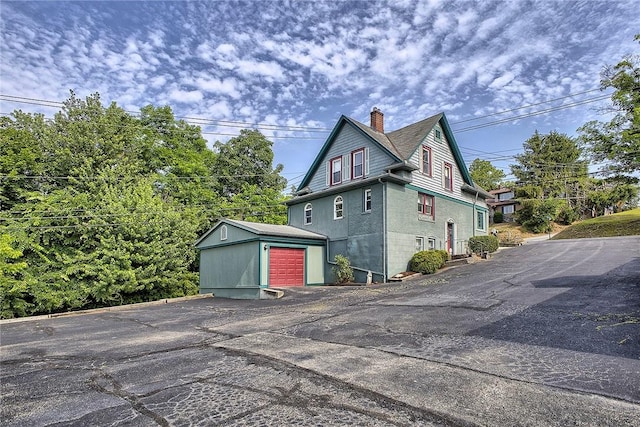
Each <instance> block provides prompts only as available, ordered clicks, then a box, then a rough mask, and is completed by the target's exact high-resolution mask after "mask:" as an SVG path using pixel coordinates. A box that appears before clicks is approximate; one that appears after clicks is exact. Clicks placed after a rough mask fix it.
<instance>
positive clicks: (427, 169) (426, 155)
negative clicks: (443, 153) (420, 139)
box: [421, 145, 431, 176]
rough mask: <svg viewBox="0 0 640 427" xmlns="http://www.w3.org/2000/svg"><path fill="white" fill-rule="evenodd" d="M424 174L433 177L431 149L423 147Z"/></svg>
mask: <svg viewBox="0 0 640 427" xmlns="http://www.w3.org/2000/svg"><path fill="white" fill-rule="evenodd" d="M421 160H422V168H421V170H422V173H423V174H425V175H428V176H431V147H427V146H426V145H423V146H422V159H421Z"/></svg>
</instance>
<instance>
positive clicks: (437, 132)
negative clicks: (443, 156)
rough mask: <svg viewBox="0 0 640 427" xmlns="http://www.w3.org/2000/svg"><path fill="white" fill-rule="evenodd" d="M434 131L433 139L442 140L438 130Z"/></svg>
mask: <svg viewBox="0 0 640 427" xmlns="http://www.w3.org/2000/svg"><path fill="white" fill-rule="evenodd" d="M434 131H435V132H434V133H435V138H436V139H437V140H441V139H442V132H440V129H437V128H436V129H434Z"/></svg>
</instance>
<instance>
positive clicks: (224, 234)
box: [220, 225, 227, 240]
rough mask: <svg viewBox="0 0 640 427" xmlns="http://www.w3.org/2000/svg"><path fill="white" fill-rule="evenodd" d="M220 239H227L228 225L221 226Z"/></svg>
mask: <svg viewBox="0 0 640 427" xmlns="http://www.w3.org/2000/svg"><path fill="white" fill-rule="evenodd" d="M220 240H227V226H226V225H223V226H222V227H220Z"/></svg>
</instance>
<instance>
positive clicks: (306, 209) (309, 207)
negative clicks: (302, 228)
mask: <svg viewBox="0 0 640 427" xmlns="http://www.w3.org/2000/svg"><path fill="white" fill-rule="evenodd" d="M307 212H310V214H309V222H307ZM312 221H313V205H312V204H311V203H307V204H306V205H304V219H303V223H304V225H311V223H312Z"/></svg>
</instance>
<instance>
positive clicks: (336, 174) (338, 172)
mask: <svg viewBox="0 0 640 427" xmlns="http://www.w3.org/2000/svg"><path fill="white" fill-rule="evenodd" d="M330 165H331V185H336V184H340V183H341V182H342V157H336V158H335V159H331V162H330Z"/></svg>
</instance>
